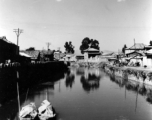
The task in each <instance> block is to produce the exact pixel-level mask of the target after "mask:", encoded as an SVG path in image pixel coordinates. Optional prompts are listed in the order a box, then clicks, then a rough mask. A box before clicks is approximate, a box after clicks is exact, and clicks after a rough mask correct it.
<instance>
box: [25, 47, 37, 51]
mask: <svg viewBox="0 0 152 120" xmlns="http://www.w3.org/2000/svg"><path fill="white" fill-rule="evenodd" d="M34 50H35V48H34V47H29V48H28V49H26V51H34Z"/></svg>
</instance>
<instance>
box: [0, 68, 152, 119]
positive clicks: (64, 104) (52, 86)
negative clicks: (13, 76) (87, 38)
mask: <svg viewBox="0 0 152 120" xmlns="http://www.w3.org/2000/svg"><path fill="white" fill-rule="evenodd" d="M63 74H64V75H63ZM63 74H62V75H60V76H61V77H59V75H58V74H56V77H55V76H51V75H50V77H49V79H47V80H46V79H42V80H41V82H40V83H39V84H37V85H35V86H33V87H30V88H29V90H28V88H26V90H25V92H24V93H22V94H20V104H21V107H22V106H25V105H27V104H29V103H30V102H35V104H36V107H37V108H38V107H39V106H40V104H41V102H42V101H43V100H44V99H45V98H46V96H47V99H48V100H49V101H50V102H51V104H52V105H53V106H54V108H55V110H56V112H57V120H100V119H102V120H144V119H145V120H151V119H152V116H151V111H152V86H148V85H144V84H140V83H138V82H135V81H130V80H129V81H127V80H123V79H122V78H120V77H117V76H115V75H114V74H113V75H110V74H107V73H105V72H104V71H103V70H100V69H95V68H70V69H69V71H68V72H66V73H63ZM54 78H58V79H56V80H55V81H54V82H53V81H52V80H51V79H54ZM19 88H20V89H21V87H20V86H19ZM69 88H70V89H69ZM120 88H121V89H120ZM15 90H16V89H15ZM27 91H28V93H27ZM46 91H47V92H46ZM15 92H16V91H15ZM46 93H47V95H46ZM25 99H26V100H25ZM6 111H7V112H6ZM17 114H18V103H17V97H16V98H14V99H12V100H11V101H9V102H7V103H5V104H2V106H1V107H0V120H8V119H10V120H17Z"/></svg>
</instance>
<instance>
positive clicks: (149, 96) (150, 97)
mask: <svg viewBox="0 0 152 120" xmlns="http://www.w3.org/2000/svg"><path fill="white" fill-rule="evenodd" d="M146 101H147V102H149V103H150V104H152V90H149V92H148V94H147V98H146Z"/></svg>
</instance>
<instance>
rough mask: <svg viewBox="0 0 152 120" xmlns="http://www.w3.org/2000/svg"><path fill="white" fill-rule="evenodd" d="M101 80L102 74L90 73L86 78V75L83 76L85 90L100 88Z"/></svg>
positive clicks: (82, 81)
mask: <svg viewBox="0 0 152 120" xmlns="http://www.w3.org/2000/svg"><path fill="white" fill-rule="evenodd" d="M99 81H100V76H96V75H95V74H92V75H91V74H89V75H88V78H85V76H81V83H82V85H83V89H84V90H85V91H90V90H95V89H98V88H99V85H100V84H99Z"/></svg>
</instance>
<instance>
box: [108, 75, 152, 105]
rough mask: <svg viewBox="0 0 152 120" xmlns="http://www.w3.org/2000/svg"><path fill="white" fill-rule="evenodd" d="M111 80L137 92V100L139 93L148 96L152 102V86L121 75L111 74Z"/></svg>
mask: <svg viewBox="0 0 152 120" xmlns="http://www.w3.org/2000/svg"><path fill="white" fill-rule="evenodd" d="M110 80H111V81H112V82H115V83H117V84H118V85H119V86H120V87H122V88H123V87H125V89H127V90H128V91H132V92H134V93H136V102H137V98H138V94H140V95H142V96H144V97H146V101H147V102H149V103H150V104H152V86H150V85H146V84H143V83H140V82H136V81H132V80H129V81H126V80H124V79H122V78H121V77H118V76H114V75H110ZM136 104H137V103H136Z"/></svg>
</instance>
